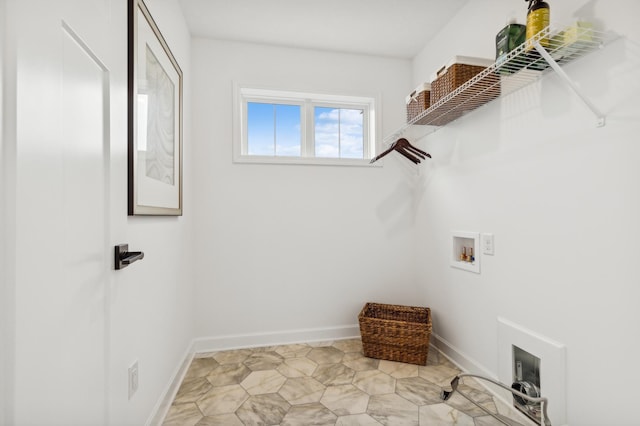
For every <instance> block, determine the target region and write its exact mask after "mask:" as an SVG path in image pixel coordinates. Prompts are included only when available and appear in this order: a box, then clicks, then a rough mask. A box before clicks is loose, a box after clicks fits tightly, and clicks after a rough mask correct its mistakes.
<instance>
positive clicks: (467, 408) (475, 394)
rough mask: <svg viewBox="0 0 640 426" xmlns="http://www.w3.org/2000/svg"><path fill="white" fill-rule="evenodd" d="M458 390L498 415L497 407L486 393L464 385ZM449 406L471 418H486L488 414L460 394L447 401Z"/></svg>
mask: <svg viewBox="0 0 640 426" xmlns="http://www.w3.org/2000/svg"><path fill="white" fill-rule="evenodd" d="M458 389H459V390H461V391H462V392H464V393H465V394H466V395H467V396H469V397H470V398H472V399H473V400H474V401H475V402H476V403H478V404H479V405H481V406H482V407H484V408H485V409H487V410H489V411H490V412H492V413H496V412H497V409H496V405H495V402H494V400H493V398H492V397H491V396H490V395H488V394H486V393H484V392H480V391H478V390H476V389H473V388H469V387H465V386H464V385H459V386H458ZM446 404H447V405H450V406H452V407H453V408H455V409H457V410H459V411H462V412H463V413H466V414H468V415H470V416H471V417H477V416H484V415H486V414H487V413H486V412H485V411H483V410H482V409H481V408H479V407H478V406H476V405H475V404H474V403H473V402H471V401H469V400H468V399H467V398H465V397H464V396H462V394H460V392H454V393H453V394H452V395H451V397H450V398H449V399H448V400H447V401H446Z"/></svg>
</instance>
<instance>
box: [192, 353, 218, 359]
mask: <svg viewBox="0 0 640 426" xmlns="http://www.w3.org/2000/svg"><path fill="white" fill-rule="evenodd" d="M218 352H219V351H211V352H198V353H196V354H194V355H193V358H194V359H195V358H213V356H214V355H215V354H217V353H218Z"/></svg>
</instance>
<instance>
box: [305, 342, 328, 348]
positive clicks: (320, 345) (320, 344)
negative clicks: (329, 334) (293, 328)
mask: <svg viewBox="0 0 640 426" xmlns="http://www.w3.org/2000/svg"><path fill="white" fill-rule="evenodd" d="M333 343H334V342H333V340H324V341H321V342H309V343H307V345H309V346H311V347H312V348H321V347H325V346H331V345H333Z"/></svg>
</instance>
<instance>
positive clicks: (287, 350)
mask: <svg viewBox="0 0 640 426" xmlns="http://www.w3.org/2000/svg"><path fill="white" fill-rule="evenodd" d="M311 349H312V348H311V346H309V345H307V344H293V345H282V346H278V347H277V348H276V349H275V351H276V352H277V353H278V354H280V356H282V357H283V358H297V357H303V356H305V355H306V354H308V353H309V351H310V350H311Z"/></svg>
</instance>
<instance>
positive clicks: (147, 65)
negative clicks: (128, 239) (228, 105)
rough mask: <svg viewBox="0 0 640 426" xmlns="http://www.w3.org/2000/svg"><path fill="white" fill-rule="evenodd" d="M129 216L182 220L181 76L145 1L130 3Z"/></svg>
mask: <svg viewBox="0 0 640 426" xmlns="http://www.w3.org/2000/svg"><path fill="white" fill-rule="evenodd" d="M128 49H129V52H128V54H129V76H128V77H129V99H128V102H129V105H128V108H129V111H128V120H129V128H128V132H129V134H128V139H129V152H128V161H129V167H128V172H129V173H128V179H129V183H128V184H129V197H128V213H129V215H165V216H180V215H182V70H181V69H180V66H179V65H178V63H177V62H176V60H175V58H174V56H173V54H172V53H171V50H170V49H169V46H168V45H167V43H166V41H165V39H164V37H163V36H162V34H161V33H160V30H159V29H158V26H157V25H156V23H155V21H154V20H153V17H152V16H151V14H150V12H149V10H148V9H147V7H146V5H145V4H144V1H143V0H129V46H128Z"/></svg>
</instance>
